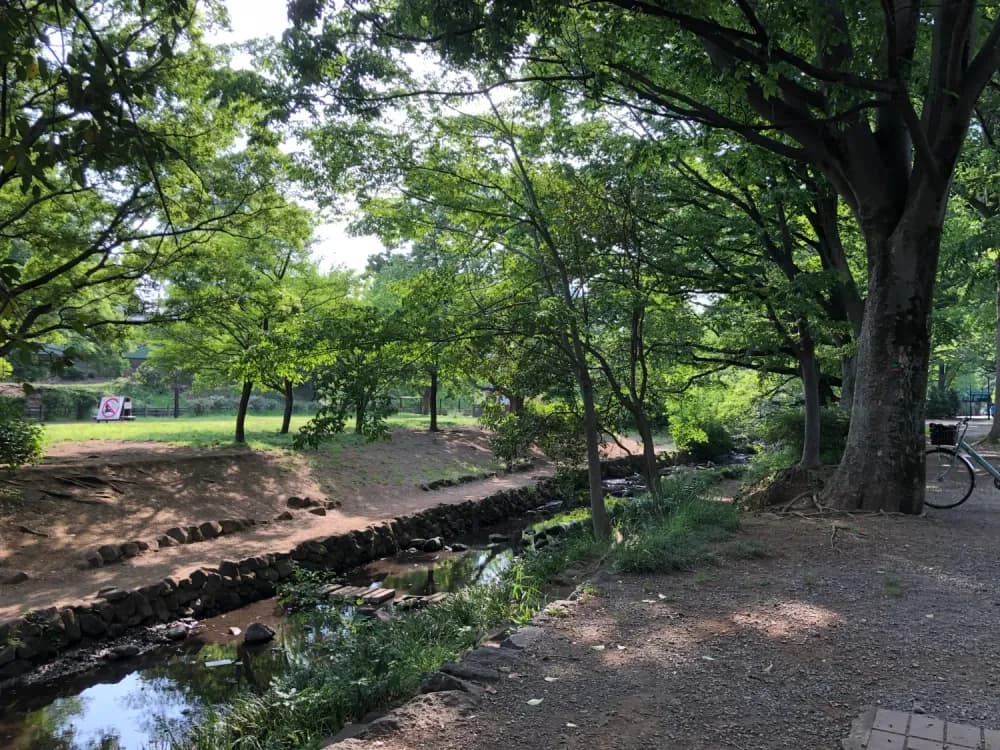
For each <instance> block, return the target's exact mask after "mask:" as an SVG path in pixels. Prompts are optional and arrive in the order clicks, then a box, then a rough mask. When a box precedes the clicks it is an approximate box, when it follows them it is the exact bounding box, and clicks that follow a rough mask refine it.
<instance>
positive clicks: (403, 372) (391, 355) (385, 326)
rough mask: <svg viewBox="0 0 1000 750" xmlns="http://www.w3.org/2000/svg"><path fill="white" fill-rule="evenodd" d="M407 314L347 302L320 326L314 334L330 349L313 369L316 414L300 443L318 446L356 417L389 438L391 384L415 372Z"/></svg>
mask: <svg viewBox="0 0 1000 750" xmlns="http://www.w3.org/2000/svg"><path fill="white" fill-rule="evenodd" d="M404 324H405V321H404V319H403V318H402V317H401V316H400V315H399V314H398V313H397V312H394V311H386V310H381V309H379V308H377V307H374V306H373V305H369V304H363V303H357V302H354V301H351V302H348V303H345V304H343V305H341V306H340V307H338V308H337V309H336V310H333V311H331V312H329V314H328V315H327V316H326V317H325V318H324V319H323V320H322V321H320V323H319V324H318V325H317V326H316V328H315V330H314V332H313V335H314V336H315V337H316V338H317V340H318V341H320V342H321V343H322V344H323V345H324V346H325V349H326V350H327V354H326V355H325V356H324V357H322V359H321V361H320V362H318V364H317V368H316V371H315V375H314V385H315V389H316V398H317V400H318V401H319V402H320V404H321V406H320V409H319V411H318V412H317V413H316V416H315V417H314V418H313V419H312V420H310V421H309V422H308V423H307V424H306V425H305V426H303V427H302V428H300V430H299V434H298V435H297V436H296V438H295V445H296V446H297V447H305V446H308V447H317V446H318V445H319V444H320V443H322V442H323V441H324V440H328V439H330V438H331V437H332V436H334V435H337V434H339V433H341V432H343V431H344V430H345V429H346V428H347V424H348V421H349V420H351V419H352V418H353V422H354V432H355V434H358V435H364V436H365V437H367V438H368V439H369V440H379V439H386V438H388V437H389V433H390V430H389V427H388V423H387V422H386V419H387V418H388V417H389V416H391V415H392V414H394V413H395V411H396V409H395V406H394V405H393V402H392V399H391V398H390V395H389V392H390V389H391V387H392V386H394V385H395V384H397V383H398V382H400V381H401V380H403V379H405V377H406V376H407V375H408V374H409V373H410V372H411V370H412V366H413V360H412V359H411V355H412V352H411V351H409V349H408V347H407V346H406V343H405V341H406V334H405V331H404V330H403V329H404V327H405V325H404Z"/></svg>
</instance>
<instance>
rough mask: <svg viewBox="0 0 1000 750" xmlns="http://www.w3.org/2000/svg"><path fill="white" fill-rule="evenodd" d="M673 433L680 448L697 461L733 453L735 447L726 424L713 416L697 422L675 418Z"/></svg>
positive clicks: (709, 459) (675, 442)
mask: <svg viewBox="0 0 1000 750" xmlns="http://www.w3.org/2000/svg"><path fill="white" fill-rule="evenodd" d="M671 434H672V436H673V438H674V445H676V446H677V448H678V450H680V451H681V452H682V453H685V454H686V455H688V456H690V457H691V458H692V459H693V460H695V461H711V460H712V459H715V458H718V457H719V456H725V455H726V454H728V453H731V452H732V451H733V448H734V447H735V443H734V442H733V437H732V435H730V434H729V430H728V429H726V426H725V425H724V424H723V423H722V422H721V421H719V420H717V419H713V418H707V419H704V420H701V421H700V422H696V423H695V422H683V423H682V422H680V421H678V420H675V421H674V423H673V427H672V428H671Z"/></svg>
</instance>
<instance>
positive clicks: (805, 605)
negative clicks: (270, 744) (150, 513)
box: [364, 455, 1000, 750]
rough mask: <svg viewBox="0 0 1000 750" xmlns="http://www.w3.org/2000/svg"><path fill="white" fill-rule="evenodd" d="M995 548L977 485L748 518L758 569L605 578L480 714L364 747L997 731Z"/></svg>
mask: <svg viewBox="0 0 1000 750" xmlns="http://www.w3.org/2000/svg"><path fill="white" fill-rule="evenodd" d="M993 460H994V462H995V463H997V464H1000V456H996V455H994V456H993ZM835 523H836V524H837V526H836V531H835V530H834V524H835ZM998 539H1000V492H997V491H996V490H995V489H994V488H993V486H992V482H991V481H986V480H985V479H984V478H983V477H980V480H979V488H978V489H977V492H976V494H975V495H974V496H973V497H972V499H970V500H969V501H968V502H967V503H966V504H965V505H963V506H961V507H960V508H958V509H955V510H950V511H934V510H929V511H928V513H927V516H926V517H923V518H913V517H899V516H892V517H890V516H850V517H843V516H841V517H839V518H837V519H831V518H830V517H823V518H805V517H800V516H794V515H793V516H790V517H780V518H779V517H777V516H775V515H771V514H762V515H757V516H749V517H747V518H746V519H745V523H744V530H743V531H742V532H741V535H740V538H739V539H738V540H737V542H738V543H739V542H742V543H743V544H741V545H739V547H738V549H742V550H743V553H742V554H744V555H745V554H747V552H746V550H747V549H748V548H747V546H746V543H749V542H756V543H758V544H760V545H762V547H763V548H764V549H766V550H767V551H768V554H769V557H767V558H765V559H730V558H723V559H722V562H721V563H720V564H719V565H718V566H715V567H711V568H707V569H705V570H702V571H697V572H693V573H686V574H680V575H658V576H649V577H639V576H625V575H618V574H615V573H614V572H613V571H611V572H606V573H604V574H601V575H599V576H598V577H597V578H596V579H595V580H594V584H595V585H596V586H597V589H598V593H597V594H596V595H595V596H592V597H586V598H585V599H584V600H583V601H582V603H580V604H579V605H577V606H576V607H572V608H570V610H569V615H568V616H567V617H551V618H548V619H547V621H546V622H545V623H544V628H543V629H542V632H541V634H540V636H539V637H538V639H537V640H536V641H534V642H533V643H531V644H530V645H528V647H527V648H525V649H524V650H523V651H516V652H514V651H510V652H509V653H510V655H509V656H508V657H506V658H507V667H505V669H506V671H505V672H501V679H499V681H496V682H494V683H492V684H490V685H489V686H488V688H487V690H486V692H484V694H483V695H482V696H481V698H480V702H479V704H478V705H476V706H474V707H472V708H471V709H466V710H464V711H461V710H460V709H461V704H458V706H457V707H456V708H455V709H454V710H452V711H449V710H448V709H447V708H444V709H441V710H437V711H435V712H434V713H433V714H431V713H428V712H423V713H421V712H419V711H415V712H404V714H403V716H404V718H405V720H404V721H403V722H402V723H403V728H402V730H401V731H399V732H396V733H394V734H391V735H389V736H387V737H383V738H380V739H376V740H370V741H368V742H367V743H366V744H365V745H364V747H370V748H379V749H380V750H404V749H405V750H416V749H423V748H427V749H428V750H429V749H430V748H434V750H451V749H454V750H457V749H458V748H469V747H476V748H497V750H500V749H504V750H506V749H507V748H511V747H531V748H549V747H559V748H587V749H591V748H621V749H622V750H625V749H629V750H631V749H632V748H685V750H722V749H730V750H789V749H790V748H824V749H829V750H833V749H834V748H839V747H840V741H841V739H842V738H844V737H846V736H847V735H848V732H849V731H850V728H851V721H852V720H853V719H855V718H856V717H858V716H859V714H860V713H861V712H862V711H863V710H864V709H865V708H866V707H870V706H882V707H885V708H891V709H899V710H902V711H911V710H916V711H919V712H926V713H927V714H928V715H931V716H936V717H939V718H942V719H948V720H952V721H956V722H961V723H969V724H979V725H985V726H987V727H993V728H1000V704H998V702H997V699H996V698H997V694H998V683H1000V677H998V676H997V675H998V671H1000V639H998V638H997V632H998V629H1000V545H998V543H997V542H998ZM738 554H739V553H738ZM501 651H508V650H507V649H501ZM546 678H549V679H548V680H547V679H546ZM539 699H540V700H541V701H542V702H541V703H539V704H537V705H531V704H529V701H536V700H539Z"/></svg>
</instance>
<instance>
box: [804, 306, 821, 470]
mask: <svg viewBox="0 0 1000 750" xmlns="http://www.w3.org/2000/svg"><path fill="white" fill-rule="evenodd" d="M799 369H800V371H801V372H802V395H803V400H804V402H805V433H804V435H803V438H802V459H801V460H800V461H799V466H802V467H805V468H809V467H812V466H819V463H820V461H819V450H820V427H821V416H820V403H819V402H820V399H819V365H818V364H817V362H816V345H815V344H814V343H813V340H812V336H811V335H810V333H809V328H808V326H807V324H806V322H805V321H804V320H802V321H799Z"/></svg>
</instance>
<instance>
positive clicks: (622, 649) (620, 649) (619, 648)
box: [618, 643, 625, 651]
mask: <svg viewBox="0 0 1000 750" xmlns="http://www.w3.org/2000/svg"><path fill="white" fill-rule="evenodd" d="M618 650H619V651H624V650H625V647H624V646H623V645H621V644H620V643H619V644H618Z"/></svg>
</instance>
